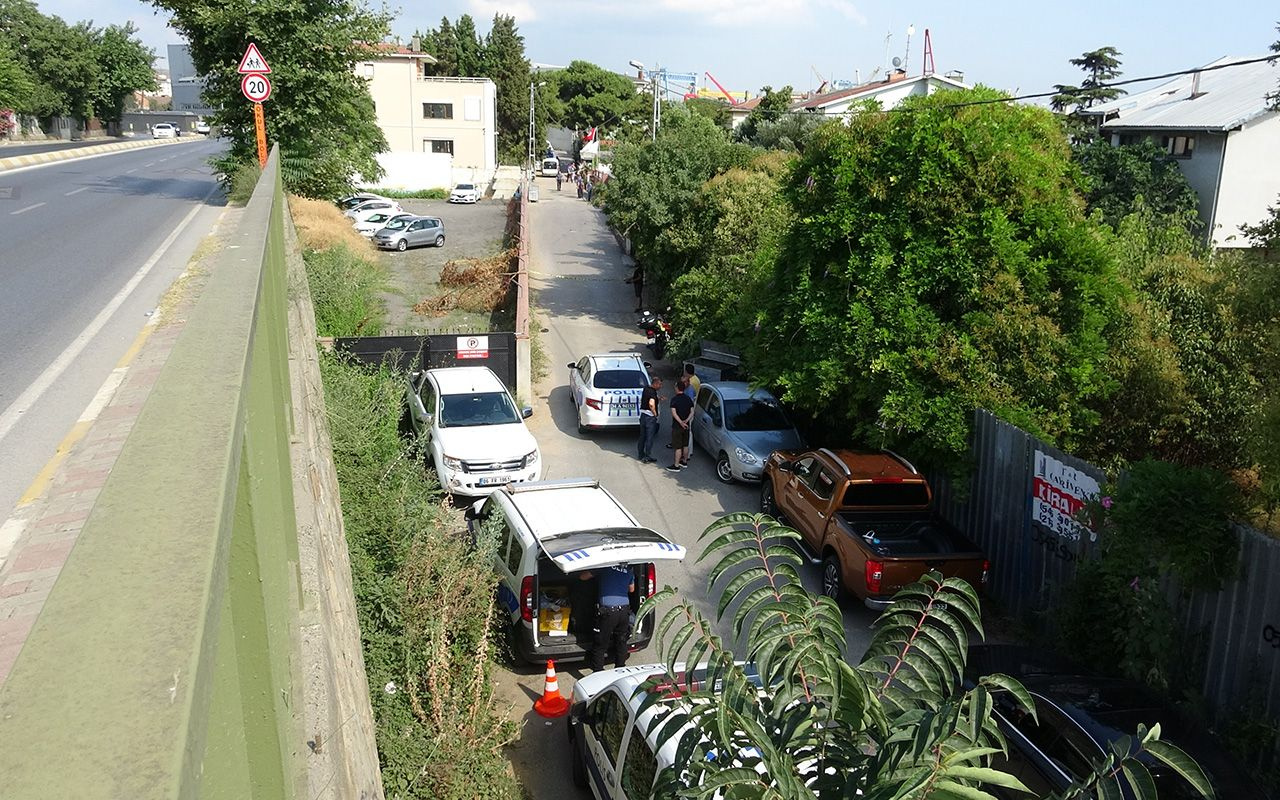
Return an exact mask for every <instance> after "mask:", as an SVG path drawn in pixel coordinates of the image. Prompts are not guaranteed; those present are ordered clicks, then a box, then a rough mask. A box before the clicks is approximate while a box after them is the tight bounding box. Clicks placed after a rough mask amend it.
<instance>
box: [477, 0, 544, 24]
mask: <svg viewBox="0 0 1280 800" xmlns="http://www.w3.org/2000/svg"><path fill="white" fill-rule="evenodd" d="M468 5H470V7H471V11H472V12H473V13H474V14H475V16H476V19H477V21H480V22H484V21H489V20H492V19H493V15H494V14H505V15H507V16H509V17H515V18H516V22H532V21H533V20H535V19H537V18H538V12H537V11H536V10H535V9H534V7H533V3H532V2H531V0H468Z"/></svg>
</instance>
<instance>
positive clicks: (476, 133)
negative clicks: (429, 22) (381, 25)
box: [356, 45, 498, 172]
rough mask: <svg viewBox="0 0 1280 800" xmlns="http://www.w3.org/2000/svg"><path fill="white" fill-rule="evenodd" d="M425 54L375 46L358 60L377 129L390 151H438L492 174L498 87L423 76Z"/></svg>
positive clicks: (470, 80) (358, 71)
mask: <svg viewBox="0 0 1280 800" xmlns="http://www.w3.org/2000/svg"><path fill="white" fill-rule="evenodd" d="M434 63H435V58H433V57H432V56H430V55H429V54H427V53H423V52H420V51H417V50H413V49H410V48H406V47H401V46H399V45H376V46H374V47H373V48H372V51H371V53H370V55H369V57H368V58H367V59H366V60H365V61H362V62H360V63H357V64H356V74H357V75H359V76H360V77H362V78H364V79H365V80H366V81H367V82H368V84H369V93H370V95H372V97H373V103H374V109H375V112H376V114H377V119H378V127H380V128H382V133H383V135H384V136H386V137H387V144H388V149H389V150H390V152H392V153H436V154H448V155H451V156H452V157H453V166H454V167H458V168H467V169H473V170H481V171H485V172H491V171H492V170H495V169H496V168H497V166H498V157H497V147H498V125H497V86H496V85H495V84H494V82H493V81H491V80H489V79H488V78H445V77H432V76H428V75H424V74H423V66H424V65H427V64H434Z"/></svg>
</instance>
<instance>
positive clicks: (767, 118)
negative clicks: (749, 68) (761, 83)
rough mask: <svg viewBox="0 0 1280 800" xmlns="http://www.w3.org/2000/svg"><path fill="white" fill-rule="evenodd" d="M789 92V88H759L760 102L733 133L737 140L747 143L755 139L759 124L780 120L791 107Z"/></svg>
mask: <svg viewBox="0 0 1280 800" xmlns="http://www.w3.org/2000/svg"><path fill="white" fill-rule="evenodd" d="M791 91H792V89H791V87H790V86H783V87H782V88H781V89H778V90H777V91H774V89H773V87H772V86H765V87H763V88H761V89H760V102H758V103H757V104H756V107H755V108H753V109H751V112H750V113H749V114H747V118H746V119H744V120H743V121H742V124H740V125H739V126H738V129H737V130H736V131H734V136H735V137H736V138H737V140H738V141H740V142H749V141H751V140H752V139H754V138H755V137H756V133H757V131H758V129H759V127H760V125H761V124H763V123H765V122H776V121H778V120H779V119H782V117H783V116H784V115H785V114H786V113H787V109H789V108H790V107H791Z"/></svg>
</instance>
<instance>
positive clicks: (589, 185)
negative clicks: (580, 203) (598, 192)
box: [587, 176, 596, 203]
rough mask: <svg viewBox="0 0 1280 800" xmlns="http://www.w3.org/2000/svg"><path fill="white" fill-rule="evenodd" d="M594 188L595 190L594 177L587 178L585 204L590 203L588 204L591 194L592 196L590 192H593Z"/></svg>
mask: <svg viewBox="0 0 1280 800" xmlns="http://www.w3.org/2000/svg"><path fill="white" fill-rule="evenodd" d="M595 188H596V179H595V177H594V176H593V177H589V178H587V202H588V203H590V202H591V194H592V192H594V191H595Z"/></svg>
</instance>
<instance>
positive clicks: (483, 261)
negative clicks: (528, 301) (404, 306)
mask: <svg viewBox="0 0 1280 800" xmlns="http://www.w3.org/2000/svg"><path fill="white" fill-rule="evenodd" d="M515 263H516V251H515V250H514V249H511V250H504V251H502V252H501V253H498V254H497V255H494V256H489V257H488V258H455V259H453V260H451V261H449V262H447V263H446V264H445V265H444V269H442V270H441V271H440V286H441V289H442V290H441V292H440V293H439V294H437V295H436V296H434V297H428V298H425V299H424V300H422V301H421V302H419V303H418V304H417V305H415V306H414V307H413V310H414V312H415V313H418V314H423V315H425V316H428V317H443V316H444V315H446V314H448V313H449V312H450V311H453V310H455V309H461V310H463V311H471V312H476V313H479V312H493V311H497V310H498V309H499V308H501V307H502V305H503V303H504V302H506V299H507V295H508V293H509V291H510V289H511V282H512V280H513V278H514V275H515V273H514V270H515Z"/></svg>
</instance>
